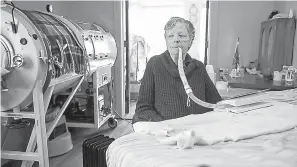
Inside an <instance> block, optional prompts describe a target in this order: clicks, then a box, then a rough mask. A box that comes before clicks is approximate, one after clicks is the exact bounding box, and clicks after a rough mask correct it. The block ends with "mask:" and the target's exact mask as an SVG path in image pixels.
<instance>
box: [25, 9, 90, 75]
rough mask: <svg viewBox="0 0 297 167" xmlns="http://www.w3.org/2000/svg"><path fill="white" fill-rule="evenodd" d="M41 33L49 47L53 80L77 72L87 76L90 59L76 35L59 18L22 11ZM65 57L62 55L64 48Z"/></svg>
mask: <svg viewBox="0 0 297 167" xmlns="http://www.w3.org/2000/svg"><path fill="white" fill-rule="evenodd" d="M22 12H23V13H24V14H25V15H26V16H27V17H28V18H29V19H30V20H31V21H32V23H33V24H34V25H35V26H36V28H37V29H38V30H39V31H40V33H41V36H42V38H43V39H44V41H45V42H46V44H47V45H48V46H49V48H48V49H49V50H50V51H51V55H49V56H50V57H48V58H49V60H50V62H51V63H52V64H51V65H52V71H53V72H52V74H53V76H52V78H58V77H60V76H61V75H63V74H66V73H71V72H75V73H77V74H86V72H87V69H88V58H87V55H86V54H84V53H85V52H84V48H83V47H82V46H80V44H79V42H78V41H77V39H76V36H75V34H74V33H73V32H72V30H70V29H69V28H68V27H67V26H66V25H64V23H63V22H61V21H60V20H59V19H58V18H56V17H54V16H51V15H49V14H47V13H42V12H39V11H24V10H23V11H22ZM65 45H67V47H65V50H64V52H63V53H64V56H62V54H61V49H62V47H63V46H65Z"/></svg>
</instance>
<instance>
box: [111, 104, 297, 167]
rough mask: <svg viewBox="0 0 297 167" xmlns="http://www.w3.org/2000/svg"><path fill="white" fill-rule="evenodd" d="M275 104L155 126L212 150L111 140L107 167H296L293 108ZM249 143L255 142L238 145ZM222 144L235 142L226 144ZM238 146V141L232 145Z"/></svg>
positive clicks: (296, 111) (137, 136)
mask: <svg viewBox="0 0 297 167" xmlns="http://www.w3.org/2000/svg"><path fill="white" fill-rule="evenodd" d="M279 104H280V103H278V105H275V106H274V108H270V109H269V108H265V109H262V110H259V111H258V112H257V111H252V112H249V113H244V114H241V115H236V114H230V113H223V112H210V113H206V114H203V115H190V116H186V117H183V118H178V119H176V120H167V121H163V122H160V123H156V124H155V123H153V125H154V126H157V127H158V125H161V124H162V125H164V126H163V127H165V128H167V126H170V127H173V128H174V129H184V128H186V129H194V130H195V132H196V134H198V135H199V136H201V137H202V138H203V139H204V140H205V141H208V143H209V144H210V145H207V146H202V145H200V146H199V145H195V146H194V147H193V148H192V149H186V150H182V149H177V147H176V146H172V145H165V144H162V143H160V140H159V139H158V137H156V136H154V135H151V134H145V133H132V134H129V135H127V136H123V137H121V138H119V139H117V140H115V141H114V142H113V143H112V144H111V145H110V146H109V148H108V150H107V152H106V155H107V165H108V167H199V166H201V165H205V166H201V167H225V166H226V167H266V166H267V167H297V129H296V126H297V106H294V105H284V106H282V105H279ZM228 122H229V123H228ZM247 125H249V126H247ZM148 127H149V128H151V126H148ZM294 127H295V128H294ZM160 128H162V126H160ZM153 129H154V128H153ZM144 131H146V130H144ZM278 132H281V133H278ZM271 133H276V134H271ZM260 135H262V136H260ZM263 135H264V136H263ZM256 136H258V137H256ZM249 137H253V138H251V139H247V140H242V139H246V138H249ZM226 138H228V139H229V140H230V139H231V140H233V141H229V142H224V141H226V140H225V139H226ZM237 140H239V141H238V142H234V141H237ZM217 141H218V142H217ZM207 165H208V166H207Z"/></svg>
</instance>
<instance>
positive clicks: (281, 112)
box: [133, 102, 297, 149]
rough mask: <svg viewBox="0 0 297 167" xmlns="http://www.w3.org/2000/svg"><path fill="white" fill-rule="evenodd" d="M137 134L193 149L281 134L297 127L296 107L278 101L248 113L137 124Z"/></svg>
mask: <svg viewBox="0 0 297 167" xmlns="http://www.w3.org/2000/svg"><path fill="white" fill-rule="evenodd" d="M133 127H134V131H135V132H136V133H146V134H150V135H154V136H156V138H157V140H158V141H159V142H160V143H163V144H167V145H169V144H170V145H177V146H178V147H179V148H183V149H184V148H191V147H193V145H194V144H196V145H212V144H216V143H219V142H225V141H238V140H243V139H248V138H253V137H257V136H260V135H266V134H272V133H279V132H283V131H287V130H290V129H292V128H294V127H297V106H296V105H291V104H287V103H279V102H275V103H274V105H273V106H271V107H267V108H261V109H256V110H253V111H250V112H246V113H240V114H235V113H230V112H209V113H205V114H200V115H189V116H186V117H182V118H178V119H173V120H166V121H162V122H137V123H135V124H134V125H133Z"/></svg>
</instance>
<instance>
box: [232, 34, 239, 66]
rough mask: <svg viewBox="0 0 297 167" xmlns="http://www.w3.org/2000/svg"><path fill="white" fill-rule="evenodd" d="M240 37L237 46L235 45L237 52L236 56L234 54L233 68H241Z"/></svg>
mask: <svg viewBox="0 0 297 167" xmlns="http://www.w3.org/2000/svg"><path fill="white" fill-rule="evenodd" d="M239 57H240V56H239V37H238V38H237V41H236V46H235V52H234V56H233V62H232V69H236V70H238V69H239V66H240V64H239Z"/></svg>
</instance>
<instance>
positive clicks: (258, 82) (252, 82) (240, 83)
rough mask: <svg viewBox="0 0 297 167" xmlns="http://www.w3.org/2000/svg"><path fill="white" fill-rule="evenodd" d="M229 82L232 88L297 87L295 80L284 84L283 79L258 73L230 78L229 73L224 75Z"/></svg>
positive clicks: (275, 88)
mask: <svg viewBox="0 0 297 167" xmlns="http://www.w3.org/2000/svg"><path fill="white" fill-rule="evenodd" d="M225 77H226V79H227V80H228V82H229V86H230V87H232V88H244V89H257V90H262V89H270V90H286V89H294V88H297V82H296V81H295V82H294V84H293V85H286V84H285V81H279V82H278V81H273V80H271V79H268V78H263V77H260V76H259V75H251V74H248V73H245V74H244V77H243V78H231V77H230V76H229V75H225Z"/></svg>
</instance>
